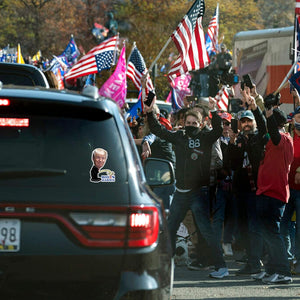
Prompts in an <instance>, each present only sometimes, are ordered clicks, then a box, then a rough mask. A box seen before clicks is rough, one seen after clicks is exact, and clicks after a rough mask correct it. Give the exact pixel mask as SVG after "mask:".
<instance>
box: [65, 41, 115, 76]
mask: <svg viewBox="0 0 300 300" xmlns="http://www.w3.org/2000/svg"><path fill="white" fill-rule="evenodd" d="M117 44H118V36H114V37H112V38H109V39H107V40H105V41H104V42H102V43H101V44H99V45H98V46H96V47H94V48H93V49H91V50H90V51H89V52H88V53H87V54H86V55H85V56H83V57H82V58H81V59H80V60H79V61H78V62H77V63H76V64H75V65H73V67H72V68H71V69H70V71H69V72H68V73H67V74H66V75H65V79H66V80H69V79H73V78H77V77H81V76H86V75H90V74H95V73H99V72H101V71H102V70H104V69H110V68H111V65H112V63H113V58H114V53H115V51H116V50H117V47H118V46H117Z"/></svg>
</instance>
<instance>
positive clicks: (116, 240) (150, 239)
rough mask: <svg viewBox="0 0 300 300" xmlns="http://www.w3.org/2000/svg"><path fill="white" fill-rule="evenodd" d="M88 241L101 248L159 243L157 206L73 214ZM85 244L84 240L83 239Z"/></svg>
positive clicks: (72, 216)
mask: <svg viewBox="0 0 300 300" xmlns="http://www.w3.org/2000/svg"><path fill="white" fill-rule="evenodd" d="M70 216H71V218H72V219H73V221H74V222H75V223H76V224H77V225H79V226H80V229H81V231H82V232H83V233H84V234H85V235H87V237H88V239H91V240H93V241H94V243H89V245H90V246H91V245H93V246H96V247H97V246H100V247H108V248H110V247H125V246H127V247H131V248H134V247H147V246H150V245H152V244H153V243H155V242H156V240H157V237H158V232H159V215H158V210H157V208H156V207H130V208H129V209H125V208H120V209H119V210H118V209H115V208H114V211H113V212H112V211H101V212H96V213H88V212H76V213H75V212H74V213H71V214H70ZM82 242H83V243H84V241H83V240H82Z"/></svg>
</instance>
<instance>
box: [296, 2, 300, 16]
mask: <svg viewBox="0 0 300 300" xmlns="http://www.w3.org/2000/svg"><path fill="white" fill-rule="evenodd" d="M295 14H296V15H300V0H296V5H295Z"/></svg>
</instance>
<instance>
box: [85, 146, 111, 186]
mask: <svg viewBox="0 0 300 300" xmlns="http://www.w3.org/2000/svg"><path fill="white" fill-rule="evenodd" d="M107 158H108V152H107V151H106V150H104V149H103V148H96V149H94V150H93V152H92V157H91V159H92V162H93V165H92V167H91V170H90V182H94V183H98V182H115V172H114V171H111V170H109V169H102V168H103V167H104V165H105V163H106V161H107Z"/></svg>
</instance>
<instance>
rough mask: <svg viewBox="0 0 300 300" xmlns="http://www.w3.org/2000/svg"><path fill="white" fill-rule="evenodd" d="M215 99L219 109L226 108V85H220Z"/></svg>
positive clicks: (225, 109)
mask: <svg viewBox="0 0 300 300" xmlns="http://www.w3.org/2000/svg"><path fill="white" fill-rule="evenodd" d="M215 99H216V101H217V106H218V109H219V110H224V111H227V110H228V101H229V100H228V99H229V94H228V91H227V87H226V85H223V86H222V88H221V89H220V90H219V92H218V93H217V95H216V96H215Z"/></svg>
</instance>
